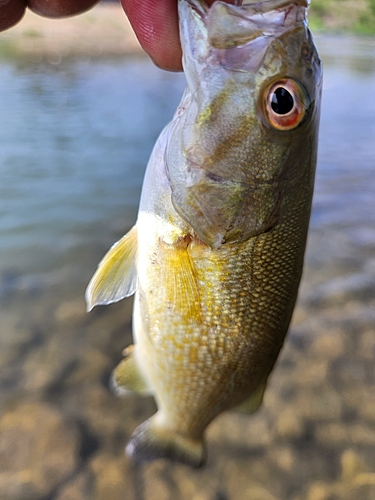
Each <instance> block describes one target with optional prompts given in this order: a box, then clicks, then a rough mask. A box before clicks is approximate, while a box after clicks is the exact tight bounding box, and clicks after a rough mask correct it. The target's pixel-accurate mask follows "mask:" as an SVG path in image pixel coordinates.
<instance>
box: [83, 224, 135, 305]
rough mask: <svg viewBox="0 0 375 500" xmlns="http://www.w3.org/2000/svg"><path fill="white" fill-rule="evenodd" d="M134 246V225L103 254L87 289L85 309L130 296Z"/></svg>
mask: <svg viewBox="0 0 375 500" xmlns="http://www.w3.org/2000/svg"><path fill="white" fill-rule="evenodd" d="M137 245H138V243H137V228H136V226H134V227H133V228H132V229H131V230H130V231H129V232H128V233H127V234H126V235H125V236H123V237H122V238H121V239H120V240H119V241H118V242H117V243H115V244H114V245H113V247H112V248H111V249H110V250H109V251H108V252H107V254H106V255H105V256H104V258H103V260H102V261H101V262H100V264H99V266H98V269H97V270H96V272H95V274H94V276H93V277H92V278H91V281H90V283H89V285H88V287H87V290H86V302H87V310H88V311H91V309H92V308H93V307H95V306H97V305H101V304H104V305H107V304H111V303H112V302H118V301H119V300H121V299H123V298H125V297H129V296H130V295H133V293H134V292H135V290H136V286H137V269H136V260H137Z"/></svg>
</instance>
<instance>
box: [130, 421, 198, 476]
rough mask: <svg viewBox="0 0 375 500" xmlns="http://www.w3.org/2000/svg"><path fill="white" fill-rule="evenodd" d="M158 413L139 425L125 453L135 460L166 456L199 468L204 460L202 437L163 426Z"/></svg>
mask: <svg viewBox="0 0 375 500" xmlns="http://www.w3.org/2000/svg"><path fill="white" fill-rule="evenodd" d="M159 416H160V415H159V413H157V414H156V415H154V416H153V417H151V418H149V419H148V420H146V421H145V422H143V423H142V424H141V425H139V426H138V427H137V428H136V430H135V431H134V432H133V434H132V435H131V437H130V441H129V443H128V445H127V446H126V453H127V455H129V456H131V457H132V458H133V459H134V460H136V461H151V460H155V459H158V458H167V459H169V460H173V461H176V462H181V463H184V464H186V465H190V466H191V467H195V468H199V467H201V466H202V465H203V464H204V463H205V461H206V450H205V446H204V442H203V439H197V440H196V439H192V438H190V437H189V436H183V435H181V434H178V433H177V432H175V431H173V430H171V429H168V428H165V427H163V426H161V425H160V423H159V420H160V419H159V418H158V417H159Z"/></svg>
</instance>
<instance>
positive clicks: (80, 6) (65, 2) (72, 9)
mask: <svg viewBox="0 0 375 500" xmlns="http://www.w3.org/2000/svg"><path fill="white" fill-rule="evenodd" d="M97 2H98V0H0V31H3V30H6V29H8V28H10V27H11V26H13V25H14V24H17V23H18V22H19V21H20V20H21V19H22V16H23V15H24V13H25V9H26V7H28V8H29V9H31V10H33V11H34V12H36V13H37V14H40V15H41V16H45V17H66V16H73V15H74V14H79V13H80V12H83V11H85V10H87V9H90V8H91V7H92V6H93V5H95V4H96V3H97Z"/></svg>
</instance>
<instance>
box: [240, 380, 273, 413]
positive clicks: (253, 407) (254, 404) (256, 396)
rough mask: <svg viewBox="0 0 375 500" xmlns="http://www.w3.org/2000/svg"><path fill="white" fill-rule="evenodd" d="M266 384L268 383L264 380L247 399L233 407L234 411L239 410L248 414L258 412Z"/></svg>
mask: <svg viewBox="0 0 375 500" xmlns="http://www.w3.org/2000/svg"><path fill="white" fill-rule="evenodd" d="M266 386H267V383H266V382H263V383H262V384H261V385H260V386H259V387H258V388H257V389H256V390H255V391H254V392H253V393H252V394H251V395H250V396H249V397H248V398H247V399H245V401H243V402H242V403H241V404H240V405H238V406H236V407H235V408H233V411H237V412H239V413H247V414H248V415H251V414H252V413H254V412H256V411H257V409H258V408H259V407H260V405H261V404H262V401H263V396H264V391H265V390H266Z"/></svg>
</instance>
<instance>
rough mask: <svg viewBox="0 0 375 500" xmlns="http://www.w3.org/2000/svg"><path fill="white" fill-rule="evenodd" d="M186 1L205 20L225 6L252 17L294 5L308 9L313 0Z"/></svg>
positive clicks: (286, 8)
mask: <svg viewBox="0 0 375 500" xmlns="http://www.w3.org/2000/svg"><path fill="white" fill-rule="evenodd" d="M180 1H181V0H180ZM185 1H186V3H187V4H188V5H189V6H190V7H191V8H192V9H193V10H194V11H195V12H196V13H197V14H198V15H199V16H200V17H201V19H202V20H203V21H204V20H205V19H204V18H205V17H206V16H207V15H208V14H210V13H212V12H215V11H216V10H218V9H222V7H224V8H225V9H227V10H228V11H231V12H233V13H237V14H240V15H241V14H242V15H243V16H246V17H251V16H252V15H256V14H266V13H268V12H272V11H274V10H276V11H282V10H288V8H290V7H292V6H293V5H294V6H297V7H300V8H305V9H308V8H309V5H310V1H311V0H261V1H259V2H254V3H243V4H242V3H241V2H240V3H239V4H238V5H237V4H231V3H227V2H224V1H222V0H216V1H215V2H213V3H212V4H211V6H208V5H207V4H206V2H205V1H204V0H185Z"/></svg>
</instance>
